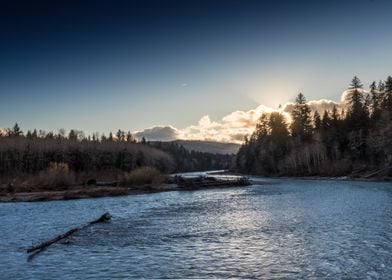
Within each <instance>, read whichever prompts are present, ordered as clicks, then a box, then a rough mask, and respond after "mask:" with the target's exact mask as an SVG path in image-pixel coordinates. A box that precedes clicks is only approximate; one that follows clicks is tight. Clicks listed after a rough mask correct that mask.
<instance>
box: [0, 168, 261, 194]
mask: <svg viewBox="0 0 392 280" xmlns="http://www.w3.org/2000/svg"><path fill="white" fill-rule="evenodd" d="M250 184H251V181H250V180H249V179H248V178H247V177H243V176H242V177H238V178H235V179H220V178H219V179H218V178H215V177H211V176H198V177H194V178H185V177H182V176H178V175H176V176H165V175H163V174H162V173H160V172H159V171H158V170H156V169H153V168H151V167H143V168H140V169H136V170H135V171H133V172H131V173H130V174H128V175H126V176H124V177H123V178H122V180H121V181H115V182H98V181H94V182H89V184H88V185H86V184H85V185H72V186H63V187H62V188H60V189H56V188H52V189H51V190H47V189H45V188H44V189H42V188H41V189H35V190H34V191H23V192H18V191H16V192H15V189H14V188H13V187H10V186H8V187H7V189H4V187H5V186H2V187H3V188H2V190H3V191H2V192H1V193H0V202H34V201H50V200H68V199H81V198H97V197H106V196H121V195H136V194H148V193H157V192H166V191H194V190H199V189H208V188H227V187H233V186H247V185H250ZM261 184H263V183H261ZM10 188H11V189H10Z"/></svg>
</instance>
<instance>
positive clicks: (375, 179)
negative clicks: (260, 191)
mask: <svg viewBox="0 0 392 280" xmlns="http://www.w3.org/2000/svg"><path fill="white" fill-rule="evenodd" d="M209 174H211V175H222V176H225V175H226V176H251V177H254V178H271V179H293V180H338V181H344V180H349V181H365V182H390V181H392V177H391V176H385V175H383V176H369V174H367V173H366V174H363V175H359V174H357V173H356V174H348V175H346V176H335V177H334V176H268V177H266V176H261V175H252V174H241V173H236V172H230V171H217V172H211V173H209ZM370 175H371V174H370Z"/></svg>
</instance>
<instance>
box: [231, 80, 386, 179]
mask: <svg viewBox="0 0 392 280" xmlns="http://www.w3.org/2000/svg"><path fill="white" fill-rule="evenodd" d="M391 165H392V77H391V76H389V77H388V78H387V79H386V80H385V81H380V82H379V83H376V82H373V83H372V84H371V85H370V88H369V91H365V90H364V87H363V84H362V83H361V81H360V79H359V78H358V77H356V76H355V77H354V78H353V79H352V81H351V84H350V85H349V87H348V91H347V96H346V106H345V107H344V108H343V109H341V110H339V109H338V108H337V107H336V106H334V107H333V109H332V110H325V111H324V112H322V113H321V114H320V112H317V111H315V112H312V111H311V109H310V107H309V106H308V104H307V103H306V98H305V96H304V95H303V94H302V93H300V94H299V95H298V96H297V98H296V100H295V105H294V108H293V110H292V112H291V113H290V117H289V118H287V117H286V116H285V115H284V114H282V113H280V112H273V113H264V114H262V116H261V117H260V119H259V121H258V123H257V126H256V129H255V130H254V132H253V133H252V135H250V136H249V137H246V138H245V141H244V144H243V145H242V146H241V148H240V150H239V152H238V154H237V157H236V160H235V168H236V169H237V170H238V171H239V172H242V173H248V174H260V175H266V176H284V175H288V176H305V175H306V176H307V175H324V176H341V175H347V174H350V173H363V172H370V171H377V170H389V172H390V170H391V168H390V167H391ZM388 175H389V176H390V175H392V174H388Z"/></svg>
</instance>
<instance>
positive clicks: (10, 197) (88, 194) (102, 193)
mask: <svg viewBox="0 0 392 280" xmlns="http://www.w3.org/2000/svg"><path fill="white" fill-rule="evenodd" d="M176 188H177V186H176V185H173V184H161V185H156V186H155V185H149V186H141V187H139V188H128V187H113V186H94V187H85V186H77V187H73V188H72V189H69V190H53V191H34V192H18V193H7V194H3V195H0V202H34V201H50V200H68V199H82V198H97V197H106V196H120V195H135V194H145V193H154V192H164V191H172V190H175V189H176Z"/></svg>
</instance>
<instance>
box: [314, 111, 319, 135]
mask: <svg viewBox="0 0 392 280" xmlns="http://www.w3.org/2000/svg"><path fill="white" fill-rule="evenodd" d="M313 124H314V129H315V130H316V131H319V130H320V128H321V117H320V114H319V112H317V111H315V112H314V114H313Z"/></svg>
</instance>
